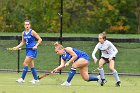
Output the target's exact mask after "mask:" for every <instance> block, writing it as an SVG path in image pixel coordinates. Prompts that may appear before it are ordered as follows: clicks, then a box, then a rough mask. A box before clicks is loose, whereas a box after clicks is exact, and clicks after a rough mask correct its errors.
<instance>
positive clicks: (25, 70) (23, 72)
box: [21, 66, 28, 80]
mask: <svg viewBox="0 0 140 93" xmlns="http://www.w3.org/2000/svg"><path fill="white" fill-rule="evenodd" d="M27 72H28V66H24V67H23V70H22V76H21V78H22V79H23V80H24V78H25V76H26V73H27Z"/></svg>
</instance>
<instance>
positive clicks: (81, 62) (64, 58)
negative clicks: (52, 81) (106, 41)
mask: <svg viewBox="0 0 140 93" xmlns="http://www.w3.org/2000/svg"><path fill="white" fill-rule="evenodd" d="M54 45H55V52H56V53H57V54H58V55H61V65H60V66H58V67H57V68H55V69H54V70H53V71H52V73H54V72H56V71H57V70H58V69H59V68H61V67H63V66H65V67H67V66H69V64H71V63H72V68H71V71H70V72H69V76H68V78H67V81H65V82H64V83H63V84H61V85H64V86H70V85H71V83H70V82H71V80H72V78H73V76H74V75H75V73H76V69H77V68H79V71H80V74H81V76H82V78H83V79H84V80H85V81H98V80H99V79H98V78H97V77H95V76H89V74H88V65H89V61H90V57H89V56H88V54H87V53H85V52H83V51H81V50H78V49H75V48H72V47H66V48H63V46H62V45H61V44H59V43H58V42H56V43H55V44H54ZM65 62H66V63H65Z"/></svg>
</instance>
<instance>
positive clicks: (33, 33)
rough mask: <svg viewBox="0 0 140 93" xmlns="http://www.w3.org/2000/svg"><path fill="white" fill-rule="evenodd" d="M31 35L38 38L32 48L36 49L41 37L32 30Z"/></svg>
mask: <svg viewBox="0 0 140 93" xmlns="http://www.w3.org/2000/svg"><path fill="white" fill-rule="evenodd" d="M32 35H33V36H34V37H35V38H36V39H37V40H38V41H37V43H36V45H35V46H34V47H33V49H37V47H38V45H39V44H40V43H41V42H42V39H41V37H40V36H39V35H38V34H37V33H36V32H35V31H34V30H33V31H32Z"/></svg>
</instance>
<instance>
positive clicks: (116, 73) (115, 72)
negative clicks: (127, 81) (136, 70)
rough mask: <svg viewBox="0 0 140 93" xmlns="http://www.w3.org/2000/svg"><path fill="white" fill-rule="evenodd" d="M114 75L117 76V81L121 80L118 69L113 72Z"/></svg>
mask: <svg viewBox="0 0 140 93" xmlns="http://www.w3.org/2000/svg"><path fill="white" fill-rule="evenodd" d="M113 76H114V78H115V80H116V81H117V82H118V81H120V78H119V75H118V72H117V71H116V70H115V71H114V72H113Z"/></svg>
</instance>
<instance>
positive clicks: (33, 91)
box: [0, 72, 140, 93]
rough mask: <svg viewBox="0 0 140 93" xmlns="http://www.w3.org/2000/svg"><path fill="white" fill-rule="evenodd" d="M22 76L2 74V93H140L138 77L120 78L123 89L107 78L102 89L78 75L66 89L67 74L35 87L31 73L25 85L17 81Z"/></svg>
mask: <svg viewBox="0 0 140 93" xmlns="http://www.w3.org/2000/svg"><path fill="white" fill-rule="evenodd" d="M39 74H40V73H39ZM20 75H21V73H19V74H17V73H15V72H11V73H10V72H9V73H3V72H1V73H0V93H140V78H139V77H136V76H135V77H132V76H120V79H121V81H122V85H121V87H115V85H114V83H115V80H114V78H113V76H107V80H108V82H107V83H106V85H105V86H103V87H101V86H100V85H99V84H98V83H97V82H85V81H83V80H82V78H81V77H80V75H79V74H76V75H75V77H74V78H73V80H72V86H69V87H66V86H61V85H60V84H61V83H62V82H63V81H65V80H66V78H67V74H63V75H56V74H54V75H50V76H48V77H47V78H45V79H42V80H40V82H39V83H38V84H35V85H33V84H31V83H30V82H29V81H30V80H31V79H32V76H31V73H30V72H29V73H28V74H27V77H26V79H25V80H26V82H25V83H23V84H19V83H16V82H15V80H16V79H18V78H19V77H20ZM40 75H42V74H40Z"/></svg>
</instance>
